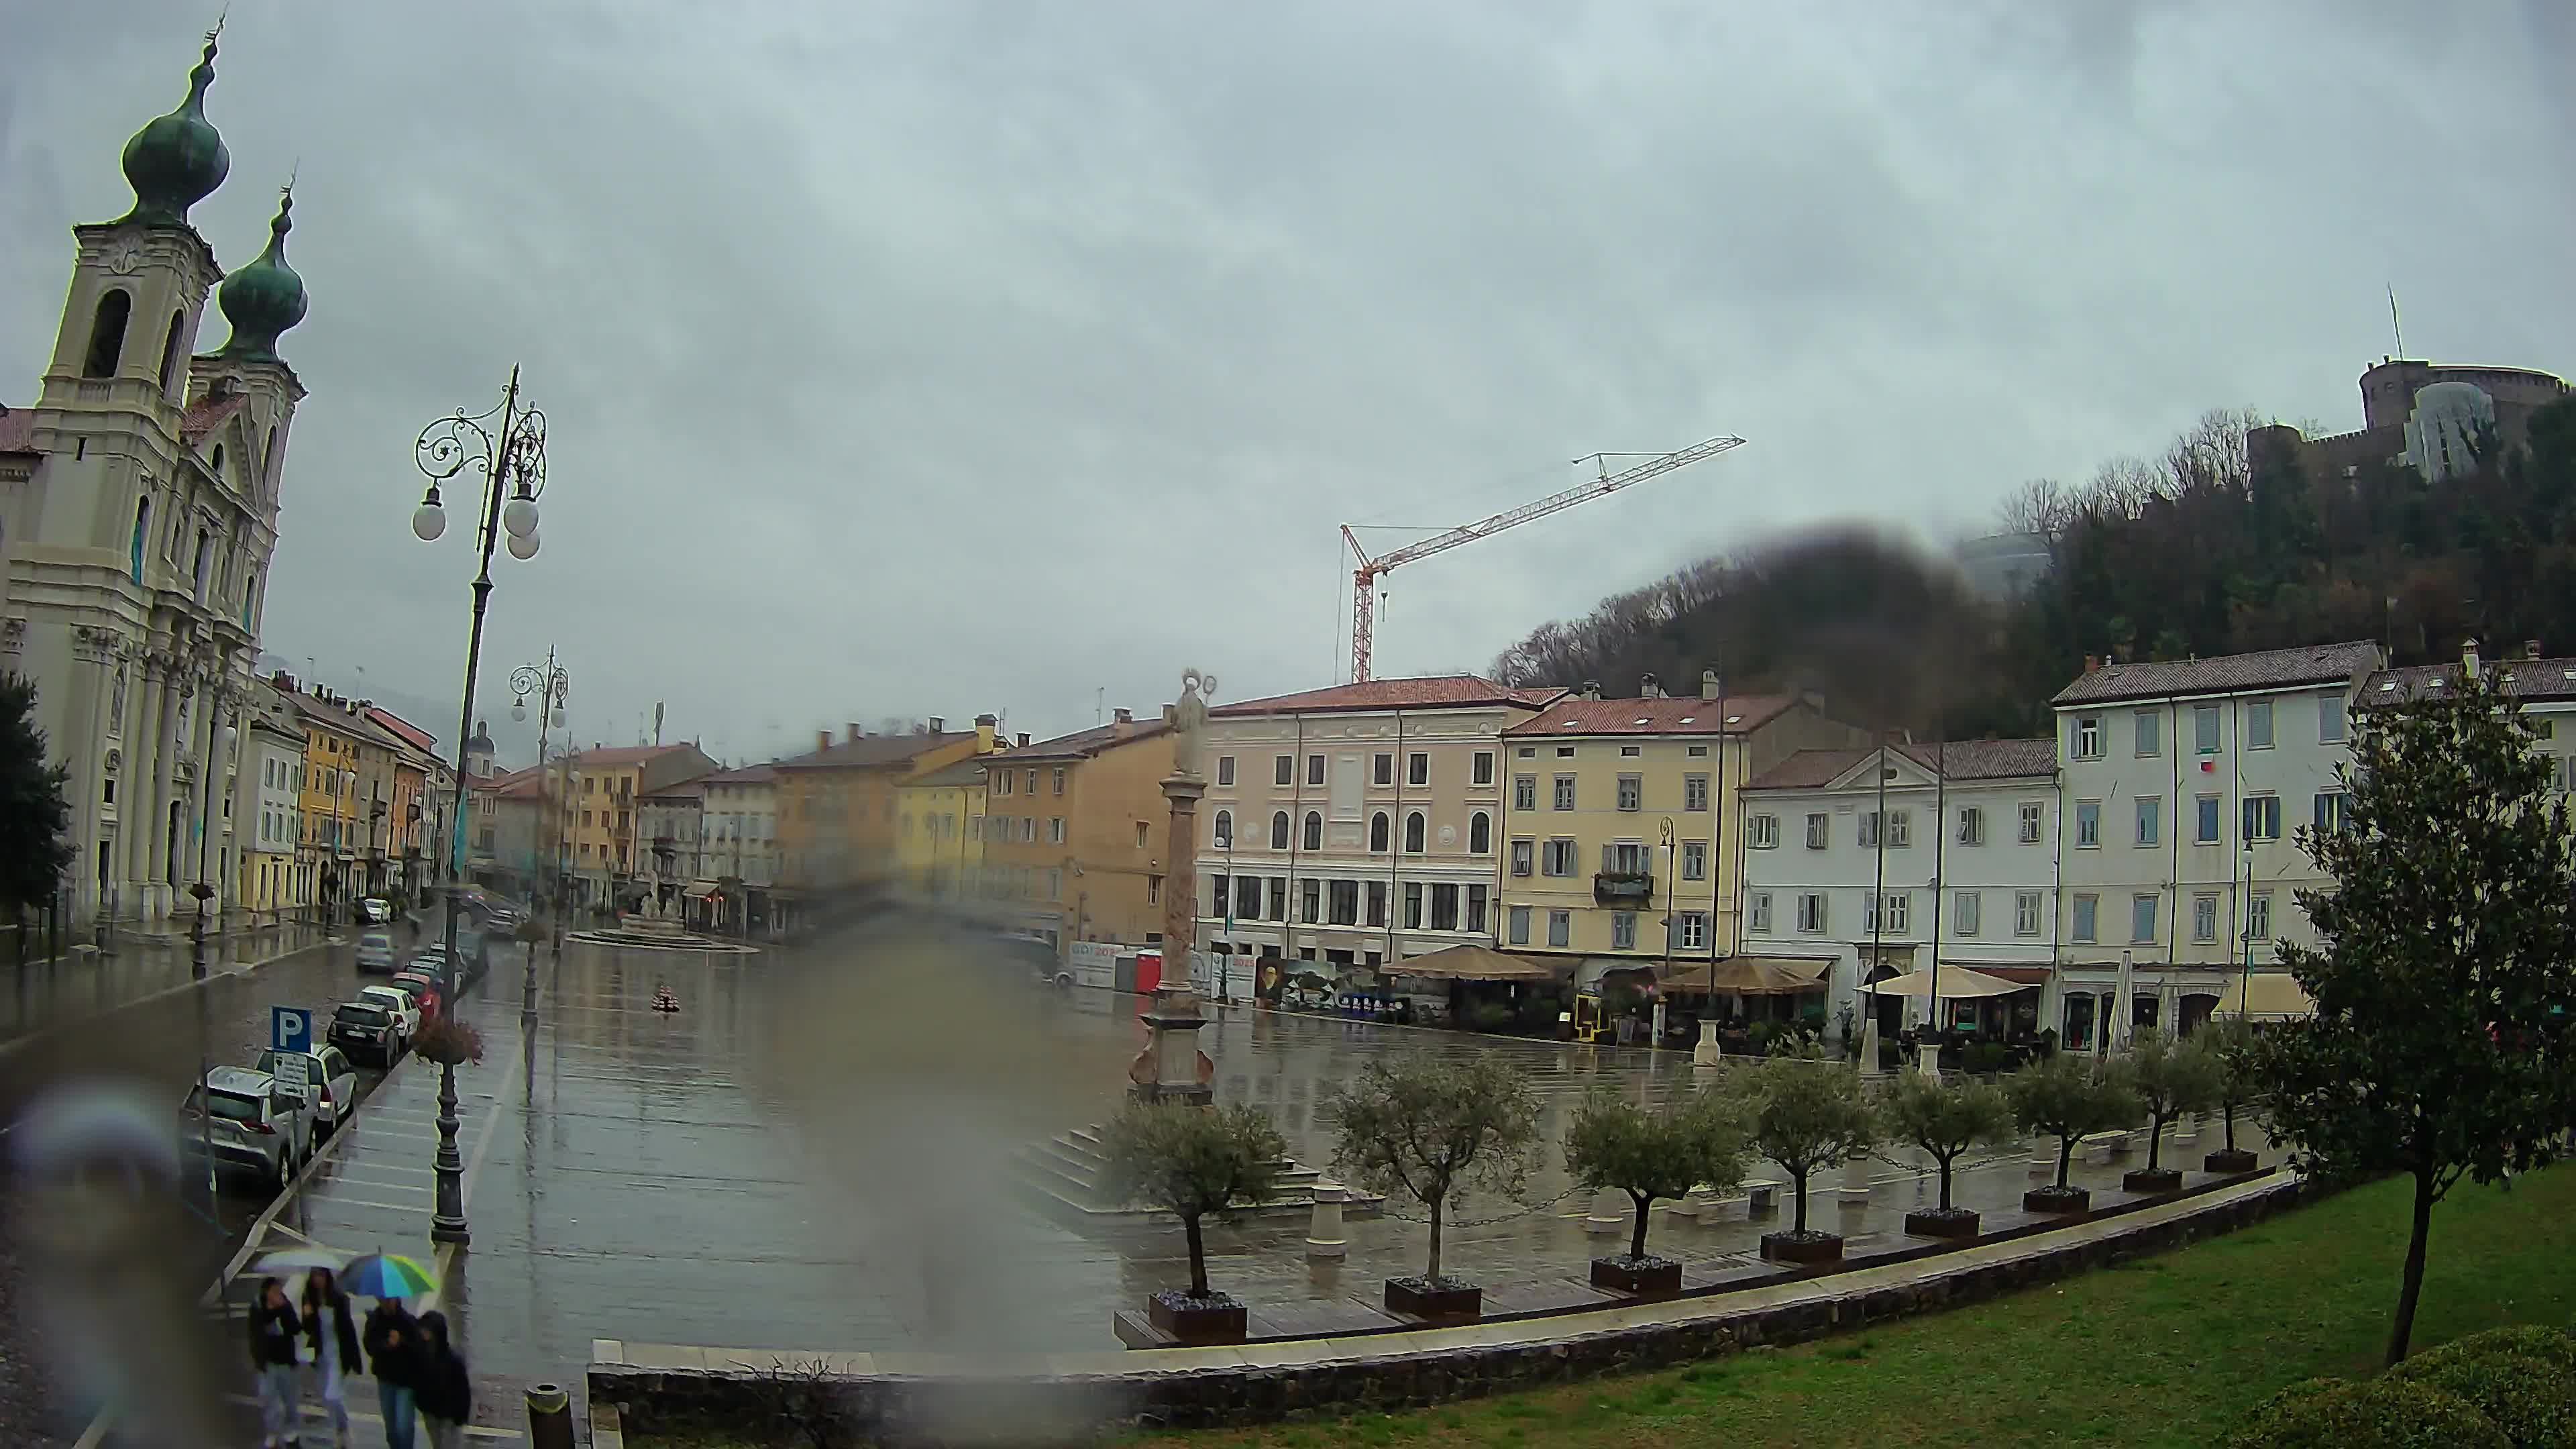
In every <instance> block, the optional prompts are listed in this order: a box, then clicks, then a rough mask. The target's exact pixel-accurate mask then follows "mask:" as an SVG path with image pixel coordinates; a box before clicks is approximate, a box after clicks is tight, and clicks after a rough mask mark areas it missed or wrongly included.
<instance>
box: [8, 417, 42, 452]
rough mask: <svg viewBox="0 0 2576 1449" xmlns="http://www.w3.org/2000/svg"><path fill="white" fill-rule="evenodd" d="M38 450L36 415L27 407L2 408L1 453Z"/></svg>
mask: <svg viewBox="0 0 2576 1449" xmlns="http://www.w3.org/2000/svg"><path fill="white" fill-rule="evenodd" d="M34 451H36V415H35V414H34V413H32V412H30V411H28V410H27V409H25V408H0V453H32V452H34Z"/></svg>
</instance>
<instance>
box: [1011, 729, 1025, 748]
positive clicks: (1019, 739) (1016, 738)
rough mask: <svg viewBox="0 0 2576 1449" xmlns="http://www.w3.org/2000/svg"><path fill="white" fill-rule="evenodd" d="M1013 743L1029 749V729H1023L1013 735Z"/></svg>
mask: <svg viewBox="0 0 2576 1449" xmlns="http://www.w3.org/2000/svg"><path fill="white" fill-rule="evenodd" d="M1011 743H1012V744H1014V745H1016V746H1018V747H1019V748H1021V749H1024V750H1025V749H1027V748H1028V747H1029V732H1028V731H1027V730H1022V731H1020V732H1019V733H1018V734H1016V735H1013V736H1012V737H1011Z"/></svg>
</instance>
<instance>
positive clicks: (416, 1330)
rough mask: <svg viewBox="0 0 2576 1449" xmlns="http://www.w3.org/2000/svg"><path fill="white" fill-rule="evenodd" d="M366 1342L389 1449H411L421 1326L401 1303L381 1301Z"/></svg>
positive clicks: (370, 1317) (373, 1313) (370, 1321)
mask: <svg viewBox="0 0 2576 1449" xmlns="http://www.w3.org/2000/svg"><path fill="white" fill-rule="evenodd" d="M364 1339H365V1343H366V1349H367V1371H368V1372H369V1373H371V1374H374V1375H375V1377H376V1407H377V1408H378V1409H379V1410H381V1411H383V1413H384V1416H385V1445H386V1449H412V1392H413V1390H414V1389H415V1388H417V1387H418V1385H419V1383H420V1363H421V1330H420V1322H419V1320H417V1319H415V1318H413V1317H412V1316H411V1311H410V1310H409V1309H407V1308H405V1307H403V1304H402V1300H401V1299H399V1298H383V1299H378V1300H377V1302H376V1306H375V1308H374V1309H373V1310H372V1311H370V1312H369V1313H368V1314H367V1331H366V1333H365V1335H364Z"/></svg>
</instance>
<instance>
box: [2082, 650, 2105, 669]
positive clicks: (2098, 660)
mask: <svg viewBox="0 0 2576 1449" xmlns="http://www.w3.org/2000/svg"><path fill="white" fill-rule="evenodd" d="M2084 672H2085V673H2087V674H2099V673H2101V672H2102V656H2101V655H2099V654H2087V655H2085V656H2084Z"/></svg>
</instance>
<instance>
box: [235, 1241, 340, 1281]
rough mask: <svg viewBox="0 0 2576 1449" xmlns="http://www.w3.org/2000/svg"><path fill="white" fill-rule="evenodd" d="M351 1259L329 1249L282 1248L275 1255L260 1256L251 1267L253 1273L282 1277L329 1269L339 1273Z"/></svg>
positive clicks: (265, 1254)
mask: <svg viewBox="0 0 2576 1449" xmlns="http://www.w3.org/2000/svg"><path fill="white" fill-rule="evenodd" d="M349 1257H350V1255H349V1254H347V1253H338V1252H333V1251H332V1250H331V1249H329V1248H281V1249H279V1250H278V1251H276V1252H274V1253H264V1254H262V1255H260V1260H259V1261H258V1262H256V1263H253V1264H252V1265H251V1271H252V1272H254V1273H262V1274H269V1275H279V1276H282V1275H284V1274H288V1273H303V1272H308V1271H310V1270H312V1269H315V1268H328V1269H330V1270H331V1271H332V1272H334V1273H337V1272H339V1271H340V1269H341V1268H342V1267H344V1266H346V1265H347V1263H348V1261H349Z"/></svg>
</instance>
